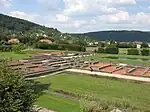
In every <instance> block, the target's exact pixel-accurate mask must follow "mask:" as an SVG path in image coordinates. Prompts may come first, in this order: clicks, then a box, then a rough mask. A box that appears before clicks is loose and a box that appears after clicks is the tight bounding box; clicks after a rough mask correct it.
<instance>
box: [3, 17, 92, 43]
mask: <svg viewBox="0 0 150 112" xmlns="http://www.w3.org/2000/svg"><path fill="white" fill-rule="evenodd" d="M43 37H44V38H47V39H48V38H54V39H55V41H56V43H58V44H81V45H82V44H85V42H88V41H89V42H90V41H92V39H90V38H88V37H84V38H83V37H82V36H72V35H70V34H67V33H61V32H60V31H58V30H57V29H54V28H48V27H45V26H42V25H39V24H36V23H33V22H29V21H27V20H23V19H18V18H15V17H10V16H7V15H4V14H0V41H1V40H6V41H7V40H9V39H10V38H17V39H19V40H20V41H21V42H22V43H24V44H30V45H32V44H33V43H35V42H37V41H39V40H40V39H41V38H43Z"/></svg>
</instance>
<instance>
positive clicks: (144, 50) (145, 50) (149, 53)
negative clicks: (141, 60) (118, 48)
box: [141, 49, 150, 56]
mask: <svg viewBox="0 0 150 112" xmlns="http://www.w3.org/2000/svg"><path fill="white" fill-rule="evenodd" d="M141 55H142V56H149V55H150V50H148V49H143V50H141Z"/></svg>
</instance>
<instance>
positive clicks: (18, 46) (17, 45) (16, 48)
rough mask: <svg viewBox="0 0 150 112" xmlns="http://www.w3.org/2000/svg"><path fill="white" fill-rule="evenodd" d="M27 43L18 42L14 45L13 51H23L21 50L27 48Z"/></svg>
mask: <svg viewBox="0 0 150 112" xmlns="http://www.w3.org/2000/svg"><path fill="white" fill-rule="evenodd" d="M26 48H27V47H26V45H25V44H21V43H20V44H16V45H12V51H14V52H21V50H24V49H26Z"/></svg>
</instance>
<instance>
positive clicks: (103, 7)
mask: <svg viewBox="0 0 150 112" xmlns="http://www.w3.org/2000/svg"><path fill="white" fill-rule="evenodd" d="M64 3H65V9H64V12H63V13H64V14H65V15H75V14H80V13H82V14H85V13H86V14H87V13H88V14H89V13H101V12H102V13H113V12H117V11H118V10H119V9H117V8H116V7H115V6H116V5H135V4H136V1H135V0H64Z"/></svg>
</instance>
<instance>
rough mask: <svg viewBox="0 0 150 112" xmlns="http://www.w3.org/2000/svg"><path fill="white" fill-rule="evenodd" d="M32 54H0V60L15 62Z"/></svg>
mask: <svg viewBox="0 0 150 112" xmlns="http://www.w3.org/2000/svg"><path fill="white" fill-rule="evenodd" d="M30 56H32V54H30V53H26V52H22V53H16V52H0V58H3V59H12V60H17V59H23V58H26V57H30Z"/></svg>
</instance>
